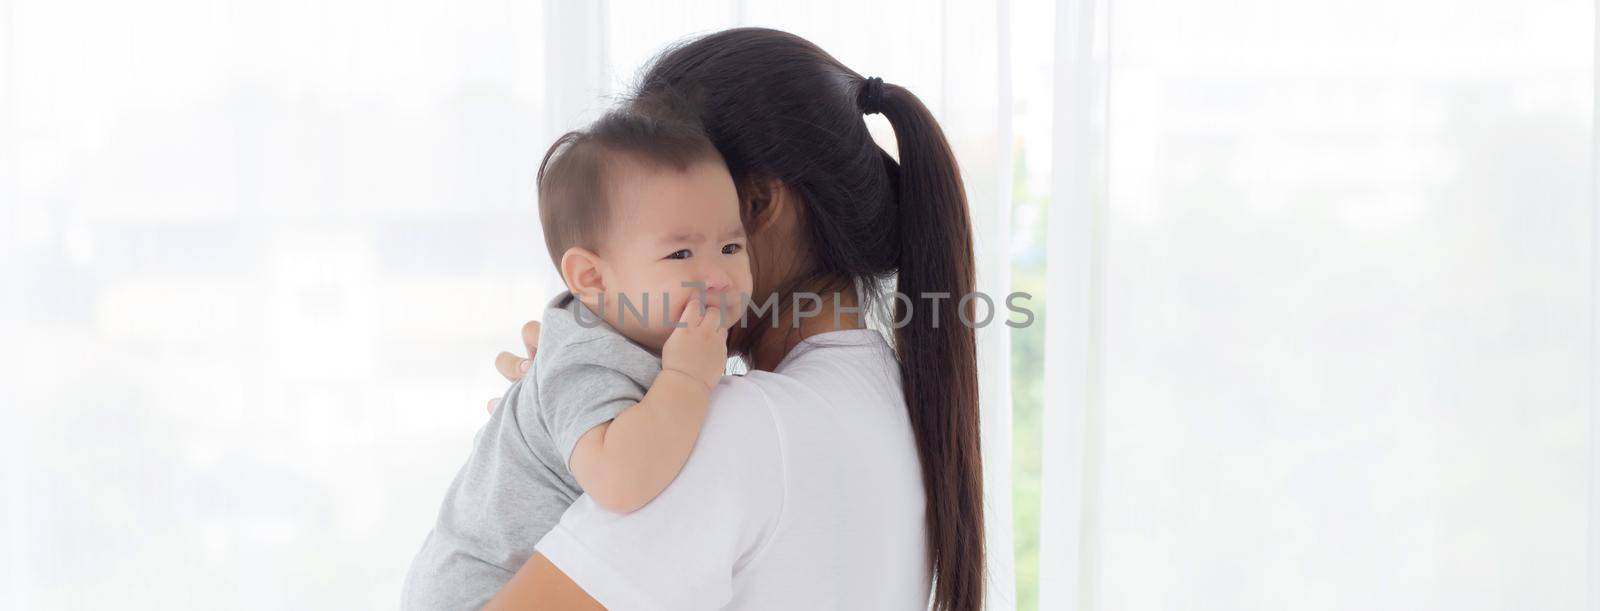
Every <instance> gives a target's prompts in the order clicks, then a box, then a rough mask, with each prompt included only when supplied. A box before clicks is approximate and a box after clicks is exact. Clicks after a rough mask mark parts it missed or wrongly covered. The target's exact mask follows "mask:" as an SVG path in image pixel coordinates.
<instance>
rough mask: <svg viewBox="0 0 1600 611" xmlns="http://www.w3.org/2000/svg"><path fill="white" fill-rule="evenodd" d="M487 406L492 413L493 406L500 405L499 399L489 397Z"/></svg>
mask: <svg viewBox="0 0 1600 611" xmlns="http://www.w3.org/2000/svg"><path fill="white" fill-rule="evenodd" d="M487 407H488V408H489V413H490V414H493V413H494V410H495V408H497V407H500V400H499V399H490V400H489V405H488V406H487Z"/></svg>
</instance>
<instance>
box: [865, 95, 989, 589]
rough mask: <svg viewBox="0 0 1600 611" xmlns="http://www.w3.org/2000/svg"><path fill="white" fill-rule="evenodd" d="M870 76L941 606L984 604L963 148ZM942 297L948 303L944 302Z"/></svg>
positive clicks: (909, 398) (898, 347)
mask: <svg viewBox="0 0 1600 611" xmlns="http://www.w3.org/2000/svg"><path fill="white" fill-rule="evenodd" d="M876 80H877V79H869V80H867V81H863V87H862V92H861V94H862V95H861V97H860V100H861V103H862V107H863V109H864V110H870V111H877V112H881V113H882V114H883V115H884V117H885V118H887V119H888V120H889V124H890V125H892V126H893V127H894V136H895V140H896V141H897V142H898V143H899V149H900V161H899V168H898V171H897V172H893V173H892V174H893V175H897V176H896V178H897V183H898V184H896V185H895V187H896V188H895V192H896V195H897V199H898V200H899V201H898V202H897V205H898V207H899V250H900V257H899V259H900V260H899V264H898V268H899V275H898V278H899V279H898V286H897V287H896V290H897V291H899V292H900V293H901V294H902V295H905V296H906V297H909V298H910V300H909V303H910V304H911V306H910V309H911V311H910V312H905V311H902V308H903V307H904V306H905V303H906V301H905V300H901V299H896V300H895V312H894V317H893V320H895V321H906V324H905V325H904V326H901V327H900V328H898V329H896V330H895V351H896V352H897V353H898V356H899V360H900V377H901V380H902V382H903V385H904V391H905V397H906V408H907V409H908V410H910V415H911V429H912V432H913V434H914V435H915V437H916V443H917V455H918V457H919V458H920V460H921V462H922V483H923V490H924V491H925V493H926V495H927V525H928V528H927V531H928V552H929V558H930V560H932V562H933V575H934V584H933V609H934V611H976V610H978V609H981V608H982V607H983V596H984V594H983V590H984V580H985V575H984V534H983V524H984V523H983V459H982V453H981V448H980V445H979V441H978V439H979V436H978V372H977V344H976V340H975V339H974V336H973V330H972V328H971V327H970V326H968V325H966V324H963V323H962V320H974V318H973V316H972V312H971V311H967V312H964V313H963V312H959V311H958V310H957V306H958V304H961V303H963V302H965V304H966V306H968V310H970V309H971V306H972V300H963V299H962V297H964V296H966V295H968V294H970V293H972V291H973V287H974V280H973V269H974V264H973V257H972V221H971V219H970V218H969V217H968V215H967V198H966V190H965V189H964V188H963V186H962V184H961V174H960V171H959V170H958V169H957V167H956V161H955V155H954V154H953V153H952V152H951V150H950V145H949V143H948V142H947V141H946V140H945V137H944V132H943V130H941V129H940V128H939V124H938V123H937V122H935V121H934V119H933V115H932V113H930V112H928V109H927V107H925V106H923V105H922V102H921V101H919V100H917V98H916V96H914V95H912V94H911V92H909V91H906V90H905V89H902V88H900V87H897V86H894V85H883V84H881V82H873V81H876ZM939 300H944V301H945V303H943V304H941V303H939Z"/></svg>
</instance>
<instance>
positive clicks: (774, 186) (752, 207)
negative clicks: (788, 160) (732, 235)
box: [743, 178, 794, 235]
mask: <svg viewBox="0 0 1600 611" xmlns="http://www.w3.org/2000/svg"><path fill="white" fill-rule="evenodd" d="M745 193H746V196H745V201H744V210H743V212H744V228H745V233H746V234H748V235H755V234H760V233H765V232H766V231H768V230H770V229H772V227H773V225H774V224H776V223H777V222H778V221H779V220H780V219H782V218H783V216H784V215H785V214H788V213H790V210H789V208H790V207H791V206H792V205H793V203H794V202H793V201H791V200H792V199H793V197H794V196H793V195H792V194H791V193H790V192H789V189H788V188H786V187H784V186H783V182H781V181H779V180H778V179H775V178H769V179H758V180H756V181H754V182H753V183H752V184H751V185H750V187H749V188H747V189H745Z"/></svg>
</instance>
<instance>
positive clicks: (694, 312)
mask: <svg viewBox="0 0 1600 611" xmlns="http://www.w3.org/2000/svg"><path fill="white" fill-rule="evenodd" d="M705 310H706V309H705V306H703V305H701V304H700V300H699V299H698V298H696V297H693V296H691V297H689V303H686V304H684V306H683V313H682V314H679V315H678V326H679V327H683V328H688V329H695V328H699V327H700V325H701V323H704V322H705V319H706V311H705Z"/></svg>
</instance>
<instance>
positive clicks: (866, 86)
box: [857, 76, 883, 115]
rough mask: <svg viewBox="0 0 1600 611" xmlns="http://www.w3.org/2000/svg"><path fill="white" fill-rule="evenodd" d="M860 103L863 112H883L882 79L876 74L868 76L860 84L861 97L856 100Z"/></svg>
mask: <svg viewBox="0 0 1600 611" xmlns="http://www.w3.org/2000/svg"><path fill="white" fill-rule="evenodd" d="M857 102H858V103H859V104H860V105H861V112H862V113H863V114H869V115H876V114H880V113H882V112H883V79H881V78H878V77H876V76H874V77H872V78H869V79H867V80H866V82H865V83H863V84H862V85H861V97H860V98H859V99H858V100H857Z"/></svg>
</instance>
